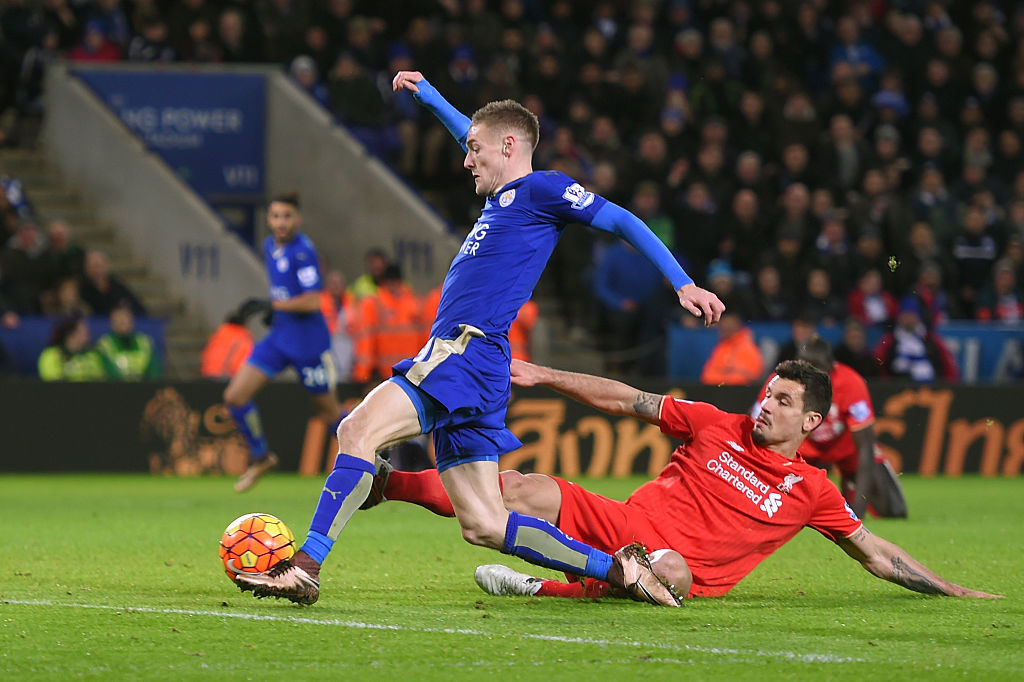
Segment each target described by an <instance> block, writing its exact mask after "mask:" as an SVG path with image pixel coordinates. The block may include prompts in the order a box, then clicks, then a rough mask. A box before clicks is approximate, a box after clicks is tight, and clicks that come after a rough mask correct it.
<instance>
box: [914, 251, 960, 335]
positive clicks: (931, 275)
mask: <svg viewBox="0 0 1024 682" xmlns="http://www.w3.org/2000/svg"><path fill="white" fill-rule="evenodd" d="M901 267H906V266H901ZM910 290H911V291H913V293H914V294H916V295H917V297H918V299H920V301H921V307H922V309H923V311H924V319H925V322H926V323H927V324H928V325H929V326H931V327H941V326H942V325H944V324H946V323H947V322H949V320H950V319H951V318H954V317H960V311H959V308H957V303H956V300H955V298H954V297H953V296H951V295H950V293H949V286H948V285H947V284H946V278H945V275H944V274H943V269H942V267H941V266H940V265H939V264H938V263H937V262H935V261H924V262H923V263H921V265H920V267H919V268H918V270H917V281H915V282H914V283H913V285H912V286H911V287H910Z"/></svg>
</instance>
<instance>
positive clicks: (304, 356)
mask: <svg viewBox="0 0 1024 682" xmlns="http://www.w3.org/2000/svg"><path fill="white" fill-rule="evenodd" d="M284 340H285V339H282V338H281V335H278V334H274V332H273V331H271V332H270V333H269V334H267V335H266V336H265V337H263V339H261V340H260V342H259V343H257V344H256V345H255V346H254V347H253V349H252V354H251V355H249V360H248V362H249V364H250V365H252V366H253V367H255V368H256V369H258V370H260V371H261V372H263V373H264V374H266V375H267V376H269V377H272V376H274V375H276V374H279V373H280V372H282V371H283V370H284V369H285V368H287V367H289V366H291V367H294V368H295V371H297V372H298V373H299V379H300V380H301V381H302V385H303V386H305V387H306V390H307V391H308V392H309V393H311V394H313V395H323V394H324V393H328V392H330V391H333V390H334V387H335V385H336V384H337V381H338V373H337V372H336V371H335V369H334V360H333V359H332V357H331V352H330V349H331V346H330V339H328V340H327V343H326V344H320V343H317V344H308V343H307V344H294V343H288V344H286V343H283V342H282V341H284Z"/></svg>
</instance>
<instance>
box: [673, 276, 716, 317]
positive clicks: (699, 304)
mask: <svg viewBox="0 0 1024 682" xmlns="http://www.w3.org/2000/svg"><path fill="white" fill-rule="evenodd" d="M676 294H677V295H678V296H679V305H681V306H683V308H685V309H686V310H688V311H690V312H691V313H692V314H693V315H694V316H695V317H703V318H704V326H705V327H710V326H711V325H713V324H716V323H717V322H718V320H720V319H721V318H722V313H724V312H725V304H724V303H722V302H721V301H720V300H718V296H716V295H715V294H714V293H713V292H711V291H708V290H707V289H701V288H700V287H699V286H697V285H696V284H692V283H691V284H685V285H683V286H682V287H680V288H679V291H677V292H676Z"/></svg>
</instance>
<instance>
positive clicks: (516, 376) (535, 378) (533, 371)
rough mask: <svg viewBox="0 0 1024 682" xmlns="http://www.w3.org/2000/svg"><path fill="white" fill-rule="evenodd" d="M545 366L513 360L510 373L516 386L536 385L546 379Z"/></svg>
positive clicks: (509, 369)
mask: <svg viewBox="0 0 1024 682" xmlns="http://www.w3.org/2000/svg"><path fill="white" fill-rule="evenodd" d="M544 370H545V368H544V367H539V366H537V365H534V364H532V363H529V362H523V361H522V360H513V361H512V364H510V365H509V368H508V371H509V375H510V376H511V377H512V383H513V384H515V385H516V386H536V385H537V384H539V383H541V382H542V381H543V380H544V376H545V374H544Z"/></svg>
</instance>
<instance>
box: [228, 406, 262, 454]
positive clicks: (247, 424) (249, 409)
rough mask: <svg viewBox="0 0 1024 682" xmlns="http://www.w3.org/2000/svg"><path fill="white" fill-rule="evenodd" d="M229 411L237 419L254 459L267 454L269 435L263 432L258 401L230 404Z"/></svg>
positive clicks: (236, 422) (239, 430) (236, 423)
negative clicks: (238, 404) (237, 405)
mask: <svg viewBox="0 0 1024 682" xmlns="http://www.w3.org/2000/svg"><path fill="white" fill-rule="evenodd" d="M228 412H230V413H231V418H232V419H234V420H235V426H236V427H237V428H238V432H239V433H240V434H242V438H244V439H245V444H246V445H248V446H249V455H250V456H251V457H252V458H253V459H262V458H263V457H264V456H265V455H266V454H267V450H269V447H268V446H267V437H266V435H265V434H264V433H263V422H261V421H260V411H259V410H258V409H257V408H256V403H254V402H252V401H250V402H247V403H246V404H245V405H242V406H241V407H233V406H229V407H228Z"/></svg>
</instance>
